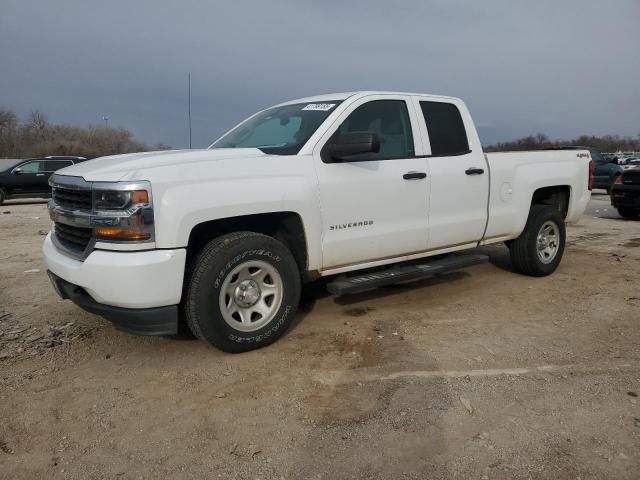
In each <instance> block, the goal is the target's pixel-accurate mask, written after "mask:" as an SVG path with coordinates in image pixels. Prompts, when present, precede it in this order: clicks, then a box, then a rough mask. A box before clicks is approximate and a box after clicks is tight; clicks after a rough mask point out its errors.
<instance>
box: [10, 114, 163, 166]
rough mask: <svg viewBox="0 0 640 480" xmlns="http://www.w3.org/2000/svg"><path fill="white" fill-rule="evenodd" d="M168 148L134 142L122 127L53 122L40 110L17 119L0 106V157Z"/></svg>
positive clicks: (91, 154)
mask: <svg viewBox="0 0 640 480" xmlns="http://www.w3.org/2000/svg"><path fill="white" fill-rule="evenodd" d="M169 148H170V147H169V146H167V145H163V144H157V145H152V146H149V145H146V144H144V143H142V142H139V141H136V140H135V139H134V138H133V134H132V133H131V132H130V131H129V130H127V129H126V128H120V127H116V128H114V127H106V126H88V127H73V126H69V125H61V124H55V123H52V122H49V120H48V119H47V117H46V116H45V115H44V114H43V113H42V112H40V111H33V112H31V113H30V114H29V115H28V116H27V117H26V118H25V119H23V120H21V119H20V118H19V117H18V116H17V115H16V113H15V112H14V111H12V110H7V109H2V108H0V158H37V157H45V156H47V155H77V156H82V157H86V158H95V157H102V156H105V155H116V154H120V153H131V152H143V151H149V150H167V149H169Z"/></svg>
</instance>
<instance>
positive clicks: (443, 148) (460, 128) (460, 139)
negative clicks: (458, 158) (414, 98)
mask: <svg viewBox="0 0 640 480" xmlns="http://www.w3.org/2000/svg"><path fill="white" fill-rule="evenodd" d="M420 108H421V110H422V115H423V116H424V121H425V123H426V124H427V131H428V133H429V142H430V143H431V154H432V155H443V156H446V155H461V154H464V153H468V152H469V141H468V140H467V132H466V130H465V128H464V123H463V121H462V116H461V115H460V110H458V107H456V106H455V105H454V104H452V103H446V102H427V101H422V102H420Z"/></svg>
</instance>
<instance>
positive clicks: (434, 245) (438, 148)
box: [414, 96, 489, 250]
mask: <svg viewBox="0 0 640 480" xmlns="http://www.w3.org/2000/svg"><path fill="white" fill-rule="evenodd" d="M414 101H415V105H416V110H417V111H418V112H419V117H420V126H421V128H422V129H423V132H424V133H423V137H424V138H425V139H428V140H429V142H428V145H427V149H428V151H427V154H428V155H427V157H428V163H429V172H430V176H431V182H430V184H431V189H430V201H429V249H430V250H435V249H441V248H448V247H462V246H472V244H474V243H476V242H478V241H480V240H481V239H482V236H483V234H484V230H485V227H486V223H487V205H488V201H489V172H488V167H487V164H486V160H485V158H484V154H483V152H482V147H481V145H480V141H479V139H478V136H477V134H476V133H475V128H474V126H473V122H472V120H471V116H470V115H469V114H468V112H467V110H466V108H465V107H464V104H462V102H460V101H459V100H455V99H442V98H438V97H422V96H416V97H414Z"/></svg>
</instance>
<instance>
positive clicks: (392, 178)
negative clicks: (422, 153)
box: [313, 95, 428, 270]
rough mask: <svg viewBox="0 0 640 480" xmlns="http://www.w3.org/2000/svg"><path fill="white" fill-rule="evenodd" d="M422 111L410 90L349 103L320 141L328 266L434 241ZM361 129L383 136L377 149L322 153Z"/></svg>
mask: <svg viewBox="0 0 640 480" xmlns="http://www.w3.org/2000/svg"><path fill="white" fill-rule="evenodd" d="M416 118H417V114H416V112H415V110H414V107H413V105H412V103H411V99H410V97H407V96H405V95H369V96H366V97H363V98H361V99H359V100H356V101H355V102H354V103H353V104H352V105H350V106H349V108H347V109H346V110H345V111H344V112H343V113H342V114H341V115H340V116H339V117H338V118H337V120H336V122H335V123H334V124H333V125H332V126H331V127H330V128H329V130H328V131H327V132H326V133H325V135H324V136H323V138H322V139H321V140H320V142H318V144H317V145H316V147H315V148H314V152H313V156H314V165H315V167H316V172H317V176H318V183H319V187H318V188H319V196H320V210H321V214H322V232H323V233H322V257H323V261H322V265H323V269H324V270H327V269H335V268H340V267H346V266H348V265H351V264H357V263H364V262H372V261H377V260H380V261H383V260H384V259H388V258H391V257H397V256H400V255H405V254H411V253H416V252H421V251H424V250H425V249H426V248H427V234H428V223H427V222H428V219H427V210H428V177H427V170H426V169H427V159H426V158H424V157H417V156H416V154H415V153H416V150H415V149H416V146H418V145H419V146H420V148H421V144H419V142H420V136H419V131H418V130H417V129H416V128H415V125H416ZM361 131H367V132H374V133H376V134H377V135H378V136H379V138H380V151H379V152H378V153H366V154H360V155H364V157H360V158H358V160H359V161H340V162H337V163H334V162H331V161H327V159H326V157H325V158H324V159H323V156H324V155H323V154H322V149H323V147H324V146H325V145H326V144H327V143H329V142H331V139H332V138H334V135H338V134H341V133H347V132H361ZM325 151H326V150H325Z"/></svg>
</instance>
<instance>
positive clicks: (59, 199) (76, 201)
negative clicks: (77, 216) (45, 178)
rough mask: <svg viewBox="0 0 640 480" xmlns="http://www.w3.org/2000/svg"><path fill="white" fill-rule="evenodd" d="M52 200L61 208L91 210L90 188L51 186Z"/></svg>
mask: <svg viewBox="0 0 640 480" xmlns="http://www.w3.org/2000/svg"><path fill="white" fill-rule="evenodd" d="M52 196H53V201H54V202H55V204H56V205H59V206H61V207H63V208H70V209H74V210H91V209H92V208H93V204H92V202H91V190H72V189H69V188H61V187H53V193H52Z"/></svg>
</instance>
